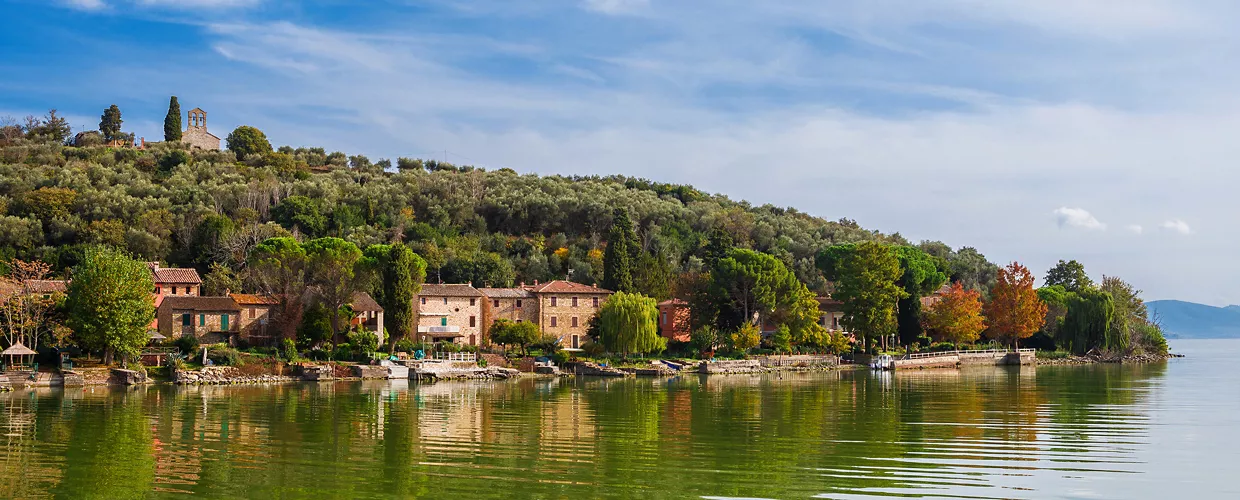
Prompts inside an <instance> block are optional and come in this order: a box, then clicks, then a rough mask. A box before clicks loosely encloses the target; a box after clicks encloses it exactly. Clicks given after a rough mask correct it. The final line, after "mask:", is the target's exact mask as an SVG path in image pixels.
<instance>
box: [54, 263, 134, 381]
mask: <svg viewBox="0 0 1240 500" xmlns="http://www.w3.org/2000/svg"><path fill="white" fill-rule="evenodd" d="M154 288H155V283H154V281H153V279H152V278H151V270H150V269H149V268H147V266H146V264H144V263H142V262H139V261H137V260H134V259H133V258H131V257H130V256H129V255H126V254H125V253H123V252H121V251H120V250H116V249H113V248H109V247H97V248H91V249H89V250H87V251H86V253H85V254H84V255H83V259H82V262H81V263H80V264H78V265H77V266H76V267H74V268H73V280H72V281H70V282H69V293H68V299H67V300H66V301H65V308H66V309H67V310H68V311H69V327H70V328H72V329H73V332H74V333H75V334H77V338H78V341H79V342H81V343H82V345H83V347H86V348H88V349H92V350H96V351H103V361H104V363H109V364H110V363H111V362H112V358H113V356H114V355H116V354H120V355H121V356H123V357H125V358H131V357H136V356H137V355H138V353H139V349H141V348H142V346H143V345H146V343H147V341H148V340H149V339H148V338H147V334H146V330H147V327H148V326H150V324H151V321H153V320H154V319H155V306H154V305H153V304H152V303H151V290H153V289H154Z"/></svg>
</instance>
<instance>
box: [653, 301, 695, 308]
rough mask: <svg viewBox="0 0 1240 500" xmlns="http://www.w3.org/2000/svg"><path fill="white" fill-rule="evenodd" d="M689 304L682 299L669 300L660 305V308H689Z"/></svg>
mask: <svg viewBox="0 0 1240 500" xmlns="http://www.w3.org/2000/svg"><path fill="white" fill-rule="evenodd" d="M688 305H689V303H688V302H685V301H683V300H680V299H667V300H665V301H663V302H660V303H659V306H660V307H662V306H688Z"/></svg>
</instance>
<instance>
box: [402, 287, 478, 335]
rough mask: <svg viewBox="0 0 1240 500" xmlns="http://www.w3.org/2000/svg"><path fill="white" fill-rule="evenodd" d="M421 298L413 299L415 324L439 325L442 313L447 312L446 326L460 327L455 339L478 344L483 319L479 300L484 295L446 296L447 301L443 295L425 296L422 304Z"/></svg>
mask: <svg viewBox="0 0 1240 500" xmlns="http://www.w3.org/2000/svg"><path fill="white" fill-rule="evenodd" d="M421 299H422V297H421V296H419V297H415V298H414V299H413V308H414V312H415V313H416V314H417V326H441V325H442V324H443V323H442V318H443V317H444V316H442V314H444V313H447V318H448V326H455V327H458V328H460V333H461V335H462V336H461V337H459V338H458V339H457V342H458V343H462V344H471V345H478V344H479V343H480V342H481V340H482V319H483V318H482V303H481V302H482V301H483V300H484V297H447V303H444V297H431V296H427V297H426V304H422V300H421ZM471 300H472V301H473V302H472V303H471V302H470V301H471ZM428 314H431V315H428ZM470 318H473V321H472V324H473V326H470V324H471V321H470ZM415 330H416V328H415Z"/></svg>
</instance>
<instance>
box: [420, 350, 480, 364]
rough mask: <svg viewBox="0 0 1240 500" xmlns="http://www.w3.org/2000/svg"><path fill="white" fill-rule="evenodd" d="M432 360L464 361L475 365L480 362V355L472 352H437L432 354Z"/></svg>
mask: <svg viewBox="0 0 1240 500" xmlns="http://www.w3.org/2000/svg"><path fill="white" fill-rule="evenodd" d="M431 359H434V360H439V361H463V362H466V363H473V362H477V361H478V355H477V354H474V353H472V352H436V353H431Z"/></svg>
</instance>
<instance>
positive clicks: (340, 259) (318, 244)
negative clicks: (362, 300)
mask: <svg viewBox="0 0 1240 500" xmlns="http://www.w3.org/2000/svg"><path fill="white" fill-rule="evenodd" d="M303 246H304V247H305V249H306V250H305V251H306V285H307V289H308V290H309V291H310V293H311V295H312V297H313V298H314V300H315V302H316V303H319V304H322V305H323V306H324V307H326V308H327V311H328V314H329V315H330V317H331V323H332V333H333V335H334V334H338V333H340V332H342V331H343V328H342V327H341V324H340V308H341V307H343V306H344V305H345V304H348V303H349V301H350V300H352V298H353V294H354V293H357V292H359V291H361V290H362V289H364V288H365V284H366V283H367V282H368V281H369V279H370V275H369V274H368V270H367V269H365V266H364V265H360V264H362V251H361V250H359V249H358V248H357V245H354V244H353V243H350V242H348V241H345V240H342V239H340V238H330V237H329V238H318V239H314V240H310V241H307V242H306V243H305V244H304V245H303Z"/></svg>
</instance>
